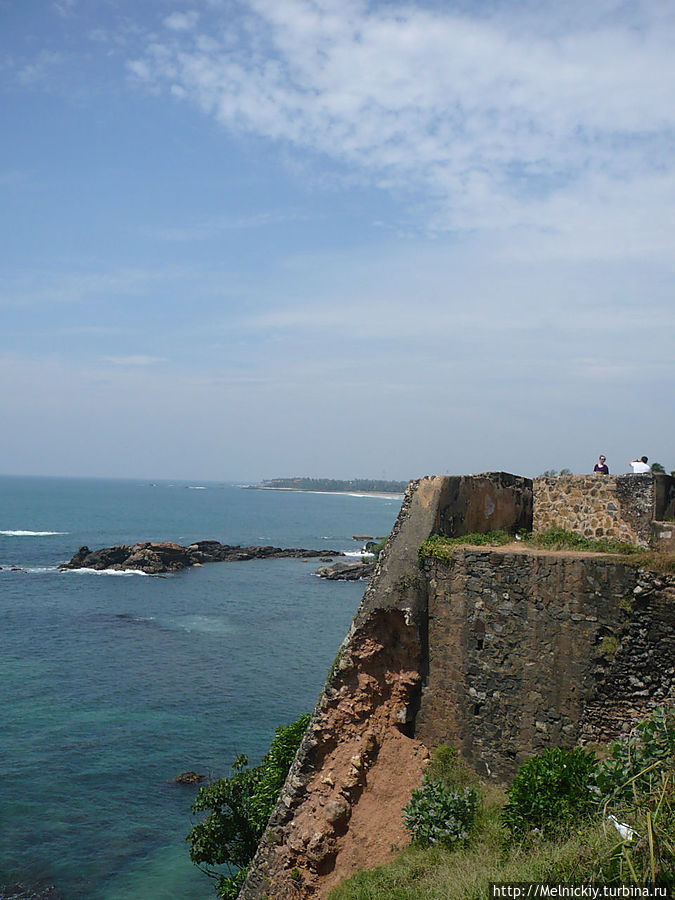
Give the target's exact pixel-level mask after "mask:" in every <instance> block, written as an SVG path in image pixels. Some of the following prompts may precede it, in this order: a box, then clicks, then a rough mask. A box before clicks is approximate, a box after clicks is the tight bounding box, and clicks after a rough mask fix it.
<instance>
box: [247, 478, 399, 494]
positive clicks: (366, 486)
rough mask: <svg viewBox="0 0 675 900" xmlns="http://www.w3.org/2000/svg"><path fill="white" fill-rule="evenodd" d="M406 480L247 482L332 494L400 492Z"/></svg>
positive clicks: (256, 486)
mask: <svg viewBox="0 0 675 900" xmlns="http://www.w3.org/2000/svg"><path fill="white" fill-rule="evenodd" d="M407 486H408V482H407V481H387V480H384V479H377V478H351V479H348V480H343V479H340V478H268V479H265V480H264V481H261V482H260V484H247V485H246V487H247V488H249V489H252V490H268V491H320V492H321V493H333V494H338V493H339V494H355V493H358V494H402V493H403V492H404V491H405V489H406V487H407Z"/></svg>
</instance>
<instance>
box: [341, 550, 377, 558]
mask: <svg viewBox="0 0 675 900" xmlns="http://www.w3.org/2000/svg"><path fill="white" fill-rule="evenodd" d="M344 555H345V556H359V557H361V558H363V557H364V556H375V554H374V553H370V552H369V551H368V550H345V552H344Z"/></svg>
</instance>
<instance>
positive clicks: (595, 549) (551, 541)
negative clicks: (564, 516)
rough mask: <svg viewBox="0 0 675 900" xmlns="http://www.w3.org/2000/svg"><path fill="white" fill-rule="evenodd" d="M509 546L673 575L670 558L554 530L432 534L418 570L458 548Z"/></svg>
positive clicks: (673, 563)
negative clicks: (601, 556) (607, 558)
mask: <svg viewBox="0 0 675 900" xmlns="http://www.w3.org/2000/svg"><path fill="white" fill-rule="evenodd" d="M508 544H517V545H518V546H519V547H531V548H532V549H534V550H574V551H577V552H579V551H581V552H590V553H606V554H612V555H613V556H616V557H617V561H618V562H622V563H627V564H629V565H635V566H641V567H643V568H646V569H653V570H655V571H658V572H675V558H673V555H672V554H668V553H666V552H664V551H659V550H648V549H646V548H644V547H635V546H633V545H632V544H626V543H623V542H621V541H610V540H608V539H607V538H588V537H584V535H583V534H579V533H578V532H576V531H567V530H566V529H564V528H557V527H554V528H549V529H547V530H546V531H542V532H537V533H532V532H528V531H520V532H519V533H518V534H517V535H513V534H509V533H508V532H506V531H486V532H484V533H473V534H464V535H461V536H460V537H453V538H448V537H444V536H443V535H440V534H433V535H432V536H431V537H430V538H428V539H427V540H426V541H425V542H424V543H423V544H422V546H421V547H420V548H419V550H418V551H417V557H418V561H419V565H420V568H422V567H423V565H424V560H425V559H429V558H432V559H439V560H441V561H442V562H449V561H450V559H451V558H452V554H453V550H454V549H455V548H456V547H459V546H463V545H471V546H475V547H503V546H506V545H508Z"/></svg>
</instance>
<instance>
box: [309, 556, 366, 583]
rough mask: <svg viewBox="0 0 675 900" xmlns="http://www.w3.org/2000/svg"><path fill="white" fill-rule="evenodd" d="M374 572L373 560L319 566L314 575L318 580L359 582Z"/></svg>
mask: <svg viewBox="0 0 675 900" xmlns="http://www.w3.org/2000/svg"><path fill="white" fill-rule="evenodd" d="M374 571H375V560H373V561H372V562H356V563H344V562H338V563H335V564H334V565H332V566H319V568H318V569H317V570H316V572H315V573H314V574H315V575H318V576H319V578H327V579H328V580H329V581H359V580H360V579H362V578H370V577H371V576H372V574H373V572H374Z"/></svg>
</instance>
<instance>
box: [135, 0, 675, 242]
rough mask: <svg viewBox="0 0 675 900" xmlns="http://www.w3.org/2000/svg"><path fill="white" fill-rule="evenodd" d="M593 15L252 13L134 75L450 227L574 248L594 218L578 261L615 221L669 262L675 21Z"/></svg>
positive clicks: (658, 6) (169, 45) (285, 1)
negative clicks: (524, 234) (413, 194)
mask: <svg viewBox="0 0 675 900" xmlns="http://www.w3.org/2000/svg"><path fill="white" fill-rule="evenodd" d="M586 6H587V4H576V3H572V4H567V5H566V7H565V15H563V13H562V12H561V11H558V12H555V11H551V12H550V15H549V12H548V8H547V14H546V16H542V15H537V14H535V13H533V9H532V8H531V7H530V4H528V3H519V2H515V0H514V2H513V3H511V4H508V7H505V8H504V10H505V11H504V13H503V14H500V15H497V14H496V13H494V14H493V15H491V16H486V15H478V14H469V13H467V12H466V11H464V12H459V11H453V9H452V7H450V8H446V9H443V10H440V11H439V10H430V9H424V8H421V7H419V6H415V5H412V4H410V3H396V4H393V3H389V4H385V5H380V6H372V5H369V4H367V3H366V2H360V0H320V2H319V0H250V2H249V3H248V15H245V16H242V17H240V18H239V19H237V18H234V19H232V18H230V19H228V20H227V21H225V19H223V20H222V21H219V22H218V27H211V28H209V34H208V36H206V35H187V34H185V33H177V34H176V35H175V37H173V38H171V37H167V39H166V40H165V41H163V42H161V43H160V42H157V41H156V40H155V41H154V43H153V44H152V45H151V46H148V48H147V53H146V54H145V56H144V58H143V59H142V60H136V61H134V62H133V63H131V66H132V67H135V72H136V74H137V75H139V76H140V77H142V78H143V79H144V80H145V81H146V82H148V83H151V84H153V85H154V86H158V85H159V86H164V87H165V88H167V89H169V90H172V91H173V93H174V94H176V95H177V96H180V97H182V98H184V99H185V98H186V99H189V100H190V101H191V102H193V103H195V104H196V105H198V106H199V107H200V108H201V109H202V110H203V111H204V112H205V113H207V114H208V115H211V116H213V117H215V118H216V119H218V120H219V121H220V122H221V123H223V124H224V125H226V126H227V127H228V128H230V129H233V130H235V131H240V132H247V133H253V134H256V135H261V136H263V137H266V138H270V139H273V140H276V141H282V142H285V143H288V144H291V145H294V146H295V147H296V148H299V149H301V150H304V151H310V152H312V153H319V154H322V155H325V156H326V157H329V158H331V159H333V160H335V161H336V162H338V163H347V164H349V165H350V166H352V167H357V168H358V169H359V170H360V171H361V172H362V174H363V177H365V178H368V179H369V180H370V181H371V182H373V183H375V184H377V185H380V186H381V187H384V188H395V189H396V190H397V191H401V190H404V191H405V190H406V189H414V190H417V189H420V188H422V189H423V190H424V191H425V193H426V196H427V200H428V204H429V208H428V210H427V213H428V216H429V219H430V220H431V222H432V225H433V226H434V227H436V228H442V229H445V228H449V229H457V228H459V229H475V228H481V229H484V228H495V227H496V228H511V227H513V226H519V225H522V226H527V227H533V228H537V229H540V230H543V231H546V232H552V233H553V234H554V235H555V237H556V239H558V237H561V238H562V240H563V242H566V243H568V244H569V235H570V233H572V229H571V227H570V226H569V220H570V213H571V214H572V218H573V219H575V220H576V221H577V224H578V222H579V219H580V218H582V216H581V215H580V214H579V212H578V211H576V210H575V209H574V206H575V204H577V203H581V205H582V207H585V209H582V210H581V212H582V213H583V219H584V222H585V223H586V224H584V223H582V227H581V234H582V240H581V241H580V242H579V244H580V246H579V247H577V248H576V249H575V248H573V247H571V246H570V247H568V252H570V253H572V254H574V253H576V252H577V251H581V250H583V246H584V238H583V235H584V234H585V232H586V231H589V232H590V233H591V234H593V231H594V229H596V230H604V229H605V228H606V224H607V223H605V222H602V221H601V222H598V223H596V222H595V219H596V215H595V214H596V212H597V211H598V210H599V209H605V210H607V209H611V215H610V214H609V213H606V214H605V215H604V218H605V219H607V220H609V222H608V224H609V237H608V239H607V240H605V241H604V244H605V245H607V246H606V247H605V250H606V252H608V253H611V252H617V251H616V249H615V250H614V251H612V247H614V248H616V246H617V240H618V243H619V245H621V246H622V247H624V246H626V245H630V246H632V247H635V241H634V237H633V233H634V231H635V230H637V231H639V232H640V233H641V234H643V235H646V240H642V239H641V240H638V242H637V243H638V244H641V243H646V244H649V246H650V248H651V250H652V252H653V251H654V244H653V241H652V236H653V234H654V233H655V232H660V233H661V237H660V240H659V241H657V245H658V247H657V249H658V252H659V253H670V252H671V251H672V249H673V246H672V240H671V238H670V237H666V236H665V235H666V225H667V224H668V222H669V220H670V213H668V211H667V207H668V200H667V199H666V196H665V195H668V196H669V195H670V194H671V193H672V184H673V175H674V172H675V170H674V168H673V162H672V158H673V157H672V137H673V132H674V131H675V105H673V103H672V98H671V85H672V84H673V83H675V56H674V55H673V53H672V44H673V40H674V39H675V27H674V24H673V17H672V15H670V14H669V13H668V5H667V4H665V3H661V2H656V0H654V2H649V0H643V2H636V3H634V4H632V5H631V8H630V10H629V11H628V12H627V11H626V8H625V7H623V6H622V5H621V4H618V3H613V2H604V3H600V4H598V5H597V7H596V8H595V9H594V10H593V11H591V12H589V11H588V10H587V9H586ZM507 13H508V15H507ZM175 15H183V14H175ZM177 21H178V20H177ZM219 35H220V37H217V36H219ZM644 184H648V187H649V190H648V191H647V192H646V194H642V193H641V187H642V186H643V185H644ZM614 196H616V201H615V202H614V203H612V199H613V197H614ZM608 201H609V203H608ZM625 202H630V204H631V207H630V213H629V214H628V215H627V216H626V215H624V214H623V213H622V210H621V207H622V206H623V205H624V204H625ZM616 212H618V216H617V215H616V214H615V213H616ZM624 212H625V210H624ZM601 218H602V217H601ZM644 224H646V225H647V229H646V231H641V229H642V226H643V225H644ZM578 233H579V228H578V227H575V229H574V232H573V235H574V234H578ZM573 235H572V236H573ZM594 244H597V245H598V251H597V252H600V253H602V252H603V251H602V247H601V246H600V245H602V244H603V241H602V240H597V239H595V238H594Z"/></svg>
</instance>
